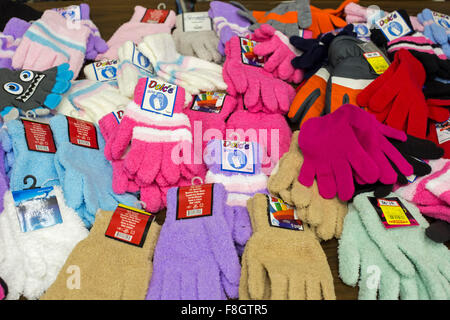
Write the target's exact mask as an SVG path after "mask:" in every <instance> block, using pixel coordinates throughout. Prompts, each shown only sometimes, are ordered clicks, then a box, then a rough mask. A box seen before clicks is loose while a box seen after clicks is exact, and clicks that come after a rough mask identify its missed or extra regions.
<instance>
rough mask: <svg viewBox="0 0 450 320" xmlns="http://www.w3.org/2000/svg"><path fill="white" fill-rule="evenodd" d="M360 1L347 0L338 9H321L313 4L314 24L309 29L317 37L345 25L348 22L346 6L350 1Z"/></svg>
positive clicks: (355, 0) (354, 0) (355, 1)
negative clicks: (345, 14)
mask: <svg viewBox="0 0 450 320" xmlns="http://www.w3.org/2000/svg"><path fill="white" fill-rule="evenodd" d="M358 1H359V0H345V1H344V2H342V3H341V4H340V5H339V7H338V8H337V9H319V8H316V7H314V6H311V16H312V24H311V26H310V27H309V28H308V29H307V30H311V31H312V33H313V38H317V37H318V36H319V35H321V34H322V33H327V32H330V31H333V30H335V29H339V28H343V27H345V26H346V25H347V24H348V23H347V22H346V21H345V20H344V8H345V6H346V5H347V4H349V3H350V2H354V3H357V2H358Z"/></svg>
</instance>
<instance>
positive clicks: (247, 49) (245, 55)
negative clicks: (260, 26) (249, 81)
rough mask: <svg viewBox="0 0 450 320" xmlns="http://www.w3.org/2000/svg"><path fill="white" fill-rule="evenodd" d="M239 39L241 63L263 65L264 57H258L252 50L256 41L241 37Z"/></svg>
mask: <svg viewBox="0 0 450 320" xmlns="http://www.w3.org/2000/svg"><path fill="white" fill-rule="evenodd" d="M239 39H240V41H241V42H240V44H241V59H242V63H243V64H246V65H249V66H255V67H263V66H264V57H260V56H258V55H256V54H255V53H254V52H253V48H254V47H255V45H256V42H255V41H253V40H249V39H247V38H242V37H240V38H239Z"/></svg>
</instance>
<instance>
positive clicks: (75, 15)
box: [54, 5, 81, 21]
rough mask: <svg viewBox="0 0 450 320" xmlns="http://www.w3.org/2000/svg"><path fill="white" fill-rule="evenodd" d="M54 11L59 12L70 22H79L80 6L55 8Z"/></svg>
mask: <svg viewBox="0 0 450 320" xmlns="http://www.w3.org/2000/svg"><path fill="white" fill-rule="evenodd" d="M54 10H55V11H57V12H59V13H60V14H61V15H62V16H63V17H64V18H66V19H70V20H72V21H79V20H81V8H80V6H77V5H73V6H68V7H63V8H55V9H54Z"/></svg>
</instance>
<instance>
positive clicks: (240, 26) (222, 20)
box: [208, 1, 251, 56]
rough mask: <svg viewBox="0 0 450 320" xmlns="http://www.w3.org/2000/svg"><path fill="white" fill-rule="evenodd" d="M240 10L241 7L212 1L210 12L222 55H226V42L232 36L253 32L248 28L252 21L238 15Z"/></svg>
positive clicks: (242, 35)
mask: <svg viewBox="0 0 450 320" xmlns="http://www.w3.org/2000/svg"><path fill="white" fill-rule="evenodd" d="M239 10H240V8H238V7H235V6H233V5H232V4H229V3H225V2H221V1H212V2H211V3H210V9H209V11H208V14H209V17H210V18H211V19H212V21H213V26H214V30H215V31H216V34H217V36H218V37H219V39H220V41H219V45H218V47H217V49H218V51H219V52H220V54H221V55H222V56H224V55H225V43H227V42H228V40H230V39H231V37H233V36H240V37H245V36H247V35H249V34H250V33H251V32H250V31H249V30H248V27H249V26H250V22H249V21H248V20H247V19H245V18H243V17H241V16H240V15H238V11H239Z"/></svg>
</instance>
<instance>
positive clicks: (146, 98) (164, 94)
mask: <svg viewBox="0 0 450 320" xmlns="http://www.w3.org/2000/svg"><path fill="white" fill-rule="evenodd" d="M145 88H146V89H145V92H144V95H143V97H142V101H141V109H142V110H145V111H150V112H154V113H158V114H161V115H163V116H167V117H172V116H173V110H174V107H175V98H176V96H177V90H178V86H176V85H174V84H171V83H167V82H163V81H161V80H159V79H158V80H157V79H153V78H147V82H146V84H145Z"/></svg>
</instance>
